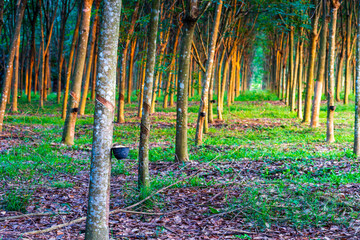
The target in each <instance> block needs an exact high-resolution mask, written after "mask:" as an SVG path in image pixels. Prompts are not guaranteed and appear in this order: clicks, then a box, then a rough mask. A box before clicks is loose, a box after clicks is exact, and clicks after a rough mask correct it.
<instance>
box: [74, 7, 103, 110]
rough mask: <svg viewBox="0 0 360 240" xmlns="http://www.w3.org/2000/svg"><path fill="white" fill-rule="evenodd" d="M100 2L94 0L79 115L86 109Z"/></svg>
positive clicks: (97, 31)
mask: <svg viewBox="0 0 360 240" xmlns="http://www.w3.org/2000/svg"><path fill="white" fill-rule="evenodd" d="M100 3H101V0H96V2H95V7H96V10H95V17H94V21H93V25H92V29H91V30H92V31H91V36H90V38H91V42H90V46H89V48H90V52H89V54H88V63H87V69H86V75H85V83H84V90H83V94H82V96H81V102H80V111H79V114H80V115H84V114H85V107H86V99H87V95H88V91H89V84H90V74H91V68H92V66H93V64H92V63H93V60H94V51H95V42H96V40H97V36H98V33H99V30H100V28H99V27H98V21H99V15H100V14H99V8H100Z"/></svg>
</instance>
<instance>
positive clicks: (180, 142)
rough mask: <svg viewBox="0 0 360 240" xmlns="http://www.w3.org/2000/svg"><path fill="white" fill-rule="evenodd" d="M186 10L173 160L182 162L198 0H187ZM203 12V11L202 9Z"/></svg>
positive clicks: (186, 152)
mask: <svg viewBox="0 0 360 240" xmlns="http://www.w3.org/2000/svg"><path fill="white" fill-rule="evenodd" d="M210 3H211V2H208V3H207V4H206V6H205V7H204V9H203V10H205V9H207V7H208V6H209V5H210ZM184 4H185V5H186V6H185V7H186V10H185V11H186V12H185V15H184V18H183V20H182V22H183V24H184V26H183V30H184V31H183V34H182V37H181V48H180V56H179V72H178V89H177V105H176V140H175V160H176V161H179V162H184V161H188V160H189V155H188V144H187V123H188V116H187V115H188V89H189V87H188V85H189V72H190V54H191V44H192V41H193V37H194V31H195V26H196V23H197V21H198V20H199V18H200V16H201V14H202V13H200V11H199V1H198V0H187V1H185V2H184ZM202 12H204V11H202Z"/></svg>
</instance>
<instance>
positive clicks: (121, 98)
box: [117, 1, 140, 123]
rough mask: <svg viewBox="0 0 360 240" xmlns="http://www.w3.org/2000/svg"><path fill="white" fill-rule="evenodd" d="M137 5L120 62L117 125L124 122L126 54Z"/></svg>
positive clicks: (136, 8)
mask: <svg viewBox="0 0 360 240" xmlns="http://www.w3.org/2000/svg"><path fill="white" fill-rule="evenodd" d="M139 3H140V1H138V2H137V3H136V6H135V9H134V13H133V16H132V19H131V25H130V29H129V31H128V37H127V38H126V40H125V46H124V49H123V52H122V60H121V76H120V84H119V103H118V108H119V110H118V116H117V123H124V122H125V87H126V63H127V55H128V54H127V53H128V48H129V44H130V40H131V38H130V37H131V36H132V34H133V33H134V28H135V23H136V19H137V15H138V12H139Z"/></svg>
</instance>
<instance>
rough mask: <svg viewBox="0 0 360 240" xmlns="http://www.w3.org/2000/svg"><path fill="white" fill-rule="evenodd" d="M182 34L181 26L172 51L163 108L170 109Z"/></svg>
mask: <svg viewBox="0 0 360 240" xmlns="http://www.w3.org/2000/svg"><path fill="white" fill-rule="evenodd" d="M180 32H181V26H179V27H178V29H177V31H176V35H175V42H174V46H173V48H172V49H171V50H172V56H171V61H170V66H169V72H168V73H169V74H168V81H167V82H166V89H165V92H164V102H163V108H167V107H168V100H169V95H170V91H173V89H171V85H172V83H173V81H174V78H175V74H174V72H175V58H176V53H177V49H178V45H179V36H180Z"/></svg>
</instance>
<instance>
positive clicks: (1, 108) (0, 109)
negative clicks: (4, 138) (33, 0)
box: [0, 0, 27, 132]
mask: <svg viewBox="0 0 360 240" xmlns="http://www.w3.org/2000/svg"><path fill="white" fill-rule="evenodd" d="M26 3H27V0H22V1H20V4H19V5H18V6H17V9H18V11H17V15H16V23H15V31H14V35H13V36H12V39H11V44H10V48H9V49H10V52H9V55H8V58H7V61H6V62H7V66H6V70H5V79H4V84H3V90H2V94H1V104H0V132H2V129H3V123H4V116H5V109H6V103H7V100H8V93H9V90H10V84H11V77H12V71H13V65H14V57H15V52H16V45H17V43H18V38H19V37H20V30H21V23H22V20H23V17H24V12H25V7H26Z"/></svg>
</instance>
